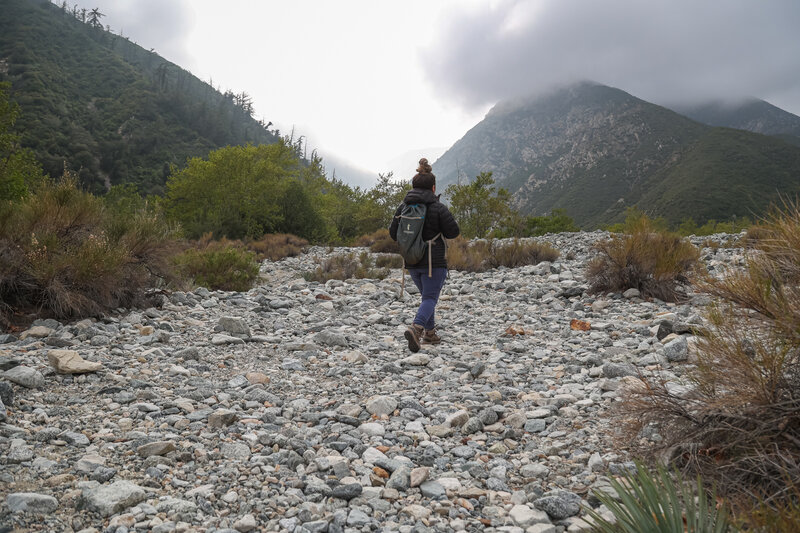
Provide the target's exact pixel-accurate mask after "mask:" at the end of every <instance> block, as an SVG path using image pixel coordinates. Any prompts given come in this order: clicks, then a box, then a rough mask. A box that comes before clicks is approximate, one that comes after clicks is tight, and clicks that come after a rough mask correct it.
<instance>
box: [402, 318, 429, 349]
mask: <svg viewBox="0 0 800 533" xmlns="http://www.w3.org/2000/svg"><path fill="white" fill-rule="evenodd" d="M424 331H425V328H423V327H422V326H420V325H419V324H411V325H410V326H408V329H406V332H405V333H404V334H403V336H404V337H405V338H406V340H407V341H408V349H409V350H411V351H412V352H414V353H416V352H418V351H419V340H420V338H421V337H422V334H423V332H424Z"/></svg>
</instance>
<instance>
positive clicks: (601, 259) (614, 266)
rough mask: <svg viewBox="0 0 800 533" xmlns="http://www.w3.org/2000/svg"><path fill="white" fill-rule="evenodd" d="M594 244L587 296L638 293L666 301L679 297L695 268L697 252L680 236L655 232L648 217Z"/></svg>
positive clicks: (696, 265) (588, 271) (587, 274)
mask: <svg viewBox="0 0 800 533" xmlns="http://www.w3.org/2000/svg"><path fill="white" fill-rule="evenodd" d="M626 229H627V231H628V233H627V234H623V235H613V236H612V237H611V238H610V239H607V240H602V241H599V242H598V243H596V244H595V249H596V250H597V252H598V254H597V256H596V257H595V258H593V259H592V260H591V261H590V262H589V264H588V265H587V268H586V277H587V279H588V280H589V282H590V284H591V286H590V288H589V290H590V292H594V293H598V292H622V291H625V290H627V289H631V288H635V289H638V290H639V291H640V292H641V294H642V295H643V296H651V297H655V298H659V299H661V300H665V301H676V300H679V299H680V298H681V297H682V292H681V290H680V288H681V287H683V286H685V285H688V283H689V275H690V274H691V273H692V272H693V271H694V270H695V269H696V268H697V267H698V259H699V258H700V252H699V250H698V249H697V248H695V247H694V246H693V245H692V244H691V243H690V242H688V241H687V240H685V239H683V238H681V237H680V236H678V235H676V234H673V233H669V232H666V231H663V230H658V229H656V227H654V224H653V222H652V221H651V220H649V219H648V218H647V217H641V218H639V219H637V220H635V221H634V222H633V223H631V224H629V225H628V226H627V227H626Z"/></svg>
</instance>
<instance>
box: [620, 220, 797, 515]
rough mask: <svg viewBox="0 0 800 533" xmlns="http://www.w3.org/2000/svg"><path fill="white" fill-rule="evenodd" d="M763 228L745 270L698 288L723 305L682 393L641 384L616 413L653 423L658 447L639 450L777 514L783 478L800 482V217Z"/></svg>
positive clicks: (788, 491) (639, 423)
mask: <svg viewBox="0 0 800 533" xmlns="http://www.w3.org/2000/svg"><path fill="white" fill-rule="evenodd" d="M762 227H763V229H764V232H765V233H764V236H763V238H760V239H759V240H758V241H756V242H755V246H756V249H755V250H753V251H751V253H750V254H749V256H748V261H747V266H746V268H745V269H743V270H735V271H734V270H731V271H728V272H727V273H726V274H725V275H724V276H723V277H721V278H720V279H715V278H711V277H710V276H707V277H705V278H704V279H703V280H702V281H701V282H700V283H699V288H700V289H702V290H704V291H705V292H707V293H709V294H711V295H712V296H715V297H717V298H718V299H719V300H720V302H719V303H718V304H717V305H715V306H712V307H711V309H710V311H709V313H708V321H709V324H710V327H709V328H708V332H707V333H706V335H705V336H704V337H703V338H702V339H701V341H700V342H699V343H698V354H697V365H696V367H695V368H693V369H691V370H690V372H688V373H687V376H686V379H687V384H688V388H684V389H683V390H682V392H680V391H676V390H675V389H674V388H670V387H667V383H664V382H663V381H661V380H647V381H645V382H644V384H643V386H642V387H640V388H636V389H632V390H631V391H630V392H629V393H628V395H627V396H626V398H625V401H624V403H623V406H622V410H623V411H627V413H628V415H627V416H626V419H627V421H628V423H629V424H630V426H629V428H630V429H631V430H632V431H634V432H638V431H641V429H642V428H644V427H645V426H647V425H652V426H653V427H654V428H656V429H657V431H658V433H659V434H660V435H662V437H663V439H664V440H663V443H662V444H661V445H660V446H658V447H653V446H651V445H649V444H648V443H643V444H641V445H640V446H639V449H640V451H641V452H643V453H645V454H648V455H656V454H659V453H662V454H663V453H665V452H666V454H667V455H668V456H669V457H672V458H673V459H674V460H676V461H678V462H680V463H681V464H683V465H685V466H686V467H687V468H690V469H692V470H694V471H696V472H699V473H701V474H702V475H703V477H704V478H707V479H715V480H716V481H717V483H718V486H719V488H720V490H721V491H723V492H724V493H726V494H728V495H738V496H739V497H742V498H745V499H747V500H750V501H751V502H752V498H753V497H754V496H755V497H756V498H758V499H760V500H762V501H764V502H766V504H767V505H768V506H769V507H772V508H773V509H777V508H780V507H781V506H783V507H784V508H785V507H786V506H787V505H789V507H791V505H792V504H796V503H797V499H796V498H797V490H796V489H793V488H792V485H791V484H790V483H787V480H797V479H800V394H798V391H800V286H799V285H798V283H800V211H798V209H797V208H796V207H794V206H790V207H789V208H788V209H784V210H783V211H782V212H776V213H773V215H771V218H770V219H769V220H766V221H765V222H764V223H762Z"/></svg>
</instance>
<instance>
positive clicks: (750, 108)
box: [672, 99, 800, 142]
mask: <svg viewBox="0 0 800 533" xmlns="http://www.w3.org/2000/svg"><path fill="white" fill-rule="evenodd" d="M672 109H673V110H674V111H676V112H677V113H680V114H682V115H685V116H687V117H689V118H691V119H693V120H696V121H698V122H702V123H703V124H708V125H709V126H721V127H724V128H735V129H738V130H747V131H752V132H753V133H762V134H764V135H776V136H785V137H794V138H795V142H800V117H798V116H797V115H795V114H792V113H789V112H788V111H784V110H783V109H781V108H779V107H776V106H774V105H772V104H770V103H769V102H765V101H764V100H758V99H751V100H747V101H745V102H739V103H723V102H709V103H705V104H702V105H694V106H684V107H672Z"/></svg>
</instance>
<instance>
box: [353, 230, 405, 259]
mask: <svg viewBox="0 0 800 533" xmlns="http://www.w3.org/2000/svg"><path fill="white" fill-rule="evenodd" d="M353 246H355V247H360V248H369V250H370V252H373V253H390V254H399V253H400V248H399V247H398V246H397V241H395V240H393V239H392V238H391V237H390V236H389V230H388V229H385V228H382V229H379V230H377V231H374V232H372V233H370V234H368V235H362V236H361V237H359V238H358V239H356V241H355V243H354V244H353Z"/></svg>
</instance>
